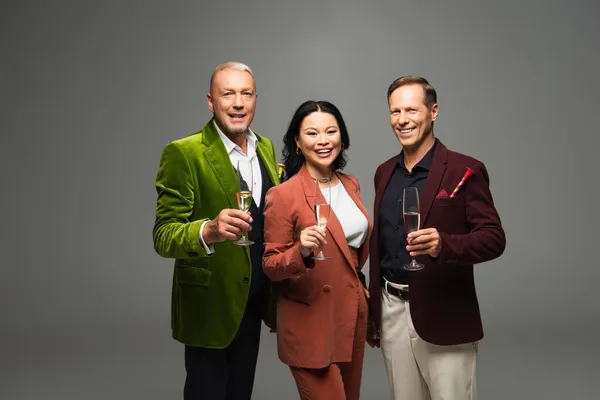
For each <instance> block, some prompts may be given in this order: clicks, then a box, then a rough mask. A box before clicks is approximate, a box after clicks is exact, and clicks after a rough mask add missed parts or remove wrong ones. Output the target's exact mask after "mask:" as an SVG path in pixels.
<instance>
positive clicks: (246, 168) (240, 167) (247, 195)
mask: <svg viewBox="0 0 600 400" xmlns="http://www.w3.org/2000/svg"><path fill="white" fill-rule="evenodd" d="M235 172H236V175H237V177H238V180H239V182H240V191H239V192H237V193H236V197H237V202H238V208H239V209H240V210H242V211H244V212H247V211H248V210H249V209H250V206H251V205H252V187H253V186H254V185H253V184H254V180H253V176H252V164H251V163H250V161H249V160H239V161H238V163H237V169H236V171H235ZM244 176H245V177H246V178H248V180H245V179H244ZM233 244H237V245H238V246H249V245H251V244H254V242H253V241H252V240H250V239H248V236H247V232H246V231H242V236H240V238H239V239H238V240H236V241H234V242H233Z"/></svg>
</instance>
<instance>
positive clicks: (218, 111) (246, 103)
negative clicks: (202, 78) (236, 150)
mask: <svg viewBox="0 0 600 400" xmlns="http://www.w3.org/2000/svg"><path fill="white" fill-rule="evenodd" d="M206 98H207V101H208V109H209V110H210V111H211V112H212V113H213V115H214V118H215V122H216V123H217V125H218V126H219V128H220V129H221V131H223V133H224V134H225V135H227V136H228V137H232V136H237V135H241V134H243V133H246V132H247V131H248V127H249V126H250V124H251V123H252V119H254V110H255V108H256V88H255V84H254V78H253V77H252V75H250V73H248V72H247V71H240V70H237V69H224V70H221V71H218V72H216V73H215V76H214V78H213V81H212V85H211V91H210V93H208V94H207V95H206Z"/></svg>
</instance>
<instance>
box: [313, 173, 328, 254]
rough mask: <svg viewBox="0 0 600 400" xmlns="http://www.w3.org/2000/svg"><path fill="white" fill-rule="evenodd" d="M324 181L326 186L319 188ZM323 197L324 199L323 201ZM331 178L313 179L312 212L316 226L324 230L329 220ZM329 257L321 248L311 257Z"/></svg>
mask: <svg viewBox="0 0 600 400" xmlns="http://www.w3.org/2000/svg"><path fill="white" fill-rule="evenodd" d="M321 182H323V183H326V184H327V186H325V187H324V188H321V185H320V183H321ZM322 189H324V190H322ZM319 193H321V194H322V195H323V197H321V196H319ZM323 198H324V199H325V201H323ZM330 204H331V179H328V180H319V179H315V195H314V212H315V218H316V219H317V226H318V227H319V228H320V229H321V230H322V231H325V228H326V227H327V220H329V213H330V212H331V206H330ZM329 258H330V257H328V256H326V255H325V253H323V248H321V249H320V250H319V253H318V254H317V255H316V256H314V257H313V259H314V260H327V259H329Z"/></svg>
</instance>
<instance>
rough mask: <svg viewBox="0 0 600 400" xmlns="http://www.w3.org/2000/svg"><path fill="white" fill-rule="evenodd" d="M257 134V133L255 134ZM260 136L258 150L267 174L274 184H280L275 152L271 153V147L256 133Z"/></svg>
mask: <svg viewBox="0 0 600 400" xmlns="http://www.w3.org/2000/svg"><path fill="white" fill-rule="evenodd" d="M255 135H256V134H255ZM256 137H257V138H258V141H257V142H256V143H257V146H256V152H257V153H258V156H259V157H260V159H261V160H262V162H263V165H264V167H265V169H266V170H267V174H268V175H269V178H270V179H271V183H272V184H273V186H275V185H278V184H279V175H277V166H276V165H275V154H271V152H270V149H269V148H268V147H267V145H265V144H264V143H263V141H262V139H261V137H260V136H259V135H256Z"/></svg>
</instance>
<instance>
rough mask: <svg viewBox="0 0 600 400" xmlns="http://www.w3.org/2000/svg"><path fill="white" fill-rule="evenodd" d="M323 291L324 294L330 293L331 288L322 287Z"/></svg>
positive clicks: (327, 286)
mask: <svg viewBox="0 0 600 400" xmlns="http://www.w3.org/2000/svg"><path fill="white" fill-rule="evenodd" d="M323 291H324V292H331V286H329V285H325V286H323Z"/></svg>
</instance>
